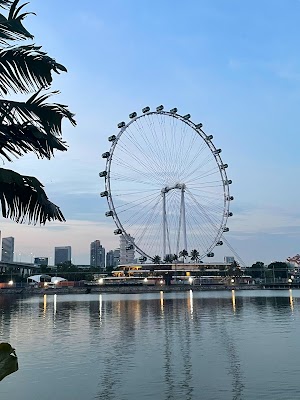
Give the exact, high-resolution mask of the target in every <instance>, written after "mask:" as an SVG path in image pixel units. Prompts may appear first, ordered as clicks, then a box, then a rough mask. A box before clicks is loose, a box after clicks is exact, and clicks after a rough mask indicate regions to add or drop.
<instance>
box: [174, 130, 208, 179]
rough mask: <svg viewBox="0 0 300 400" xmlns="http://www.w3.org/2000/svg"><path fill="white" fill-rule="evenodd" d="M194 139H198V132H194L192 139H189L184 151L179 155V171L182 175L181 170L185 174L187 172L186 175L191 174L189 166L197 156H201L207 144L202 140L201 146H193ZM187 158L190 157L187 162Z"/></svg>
mask: <svg viewBox="0 0 300 400" xmlns="http://www.w3.org/2000/svg"><path fill="white" fill-rule="evenodd" d="M196 139H199V135H198V133H196V132H195V135H194V136H193V137H192V140H191V142H190V144H189V146H188V148H187V150H186V152H185V153H184V154H183V156H182V157H181V163H180V171H182V175H183V172H184V174H185V176H187V174H188V176H190V175H191V174H190V172H189V168H190V167H191V166H192V165H194V163H195V160H196V159H197V158H199V157H200V156H201V154H202V152H203V151H205V150H206V149H207V145H206V143H205V142H203V143H202V144H201V146H200V147H198V148H197V146H195V143H196ZM193 153H194V155H193V156H192V158H191V157H190V155H191V154H193ZM189 159H190V161H189V162H188V160H189Z"/></svg>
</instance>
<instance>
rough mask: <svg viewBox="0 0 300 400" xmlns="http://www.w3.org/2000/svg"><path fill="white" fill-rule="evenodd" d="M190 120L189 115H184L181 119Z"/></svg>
mask: <svg viewBox="0 0 300 400" xmlns="http://www.w3.org/2000/svg"><path fill="white" fill-rule="evenodd" d="M190 118H191V114H186V115H184V116H183V119H190Z"/></svg>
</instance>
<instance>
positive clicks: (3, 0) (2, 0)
mask: <svg viewBox="0 0 300 400" xmlns="http://www.w3.org/2000/svg"><path fill="white" fill-rule="evenodd" d="M12 2H13V1H12V0H0V7H1V8H9V7H10V6H11V5H12Z"/></svg>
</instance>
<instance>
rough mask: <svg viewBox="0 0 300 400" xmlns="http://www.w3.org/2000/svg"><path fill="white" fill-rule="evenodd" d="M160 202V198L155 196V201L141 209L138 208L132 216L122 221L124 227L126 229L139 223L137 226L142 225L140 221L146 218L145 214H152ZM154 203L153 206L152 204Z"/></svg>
mask: <svg viewBox="0 0 300 400" xmlns="http://www.w3.org/2000/svg"><path fill="white" fill-rule="evenodd" d="M160 202H161V198H160V196H157V199H156V201H155V202H154V201H153V200H152V201H150V202H149V203H148V204H146V205H144V207H143V208H139V209H137V210H135V211H134V214H133V215H131V214H130V216H129V217H128V218H127V219H125V220H124V225H126V226H128V227H132V226H134V225H135V224H136V222H139V224H141V223H142V221H143V220H144V219H145V218H147V214H150V215H151V213H154V210H155V209H156V207H157V205H158V204H159V203H160ZM153 203H154V204H153Z"/></svg>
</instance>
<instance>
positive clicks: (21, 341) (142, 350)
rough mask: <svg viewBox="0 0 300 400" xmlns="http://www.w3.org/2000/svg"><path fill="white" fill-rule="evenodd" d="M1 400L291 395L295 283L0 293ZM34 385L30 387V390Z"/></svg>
mask: <svg viewBox="0 0 300 400" xmlns="http://www.w3.org/2000/svg"><path fill="white" fill-rule="evenodd" d="M0 306H1V313H0V337H1V341H2V342H9V343H11V344H12V346H13V347H15V348H16V351H17V354H18V359H19V371H18V372H16V373H15V374H13V375H11V376H9V377H7V378H5V379H4V380H3V381H2V382H1V383H0V398H1V400H2V399H3V400H6V399H14V400H21V399H22V400H29V399H30V400H32V399H33V400H35V399H41V398H42V399H44V400H47V399H54V398H55V399H58V400H60V399H62V400H69V399H70V400H76V399H78V400H82V399H87V400H92V399H99V400H104V399H105V400H119V399H122V400H127V399H128V400H135V399H144V398H145V399H162V400H165V399H166V400H167V399H168V400H177V399H178V400H179V399H187V400H192V399H202V400H214V399H221V400H227V399H228V400H229V399H230V400H231V399H232V400H254V399H258V398H259V399H268V400H284V399H286V400H290V399H297V398H300V382H299V373H300V361H299V360H300V346H298V341H299V334H300V326H299V310H300V291H299V290H286V291H256V292H254V291H244V292H241V291H234V290H232V291H228V292H193V291H187V292H184V293H164V292H163V291H161V292H160V293H145V294H136V295H117V294H86V295H56V294H55V295H49V294H48V295H47V294H46V295H44V296H41V297H32V298H23V299H22V298H15V297H12V296H11V297H10V296H2V297H1V296H0ZM33 388H34V390H33Z"/></svg>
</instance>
